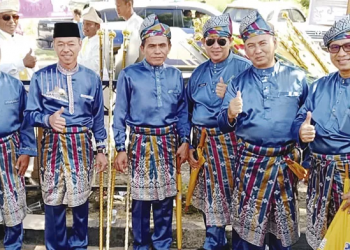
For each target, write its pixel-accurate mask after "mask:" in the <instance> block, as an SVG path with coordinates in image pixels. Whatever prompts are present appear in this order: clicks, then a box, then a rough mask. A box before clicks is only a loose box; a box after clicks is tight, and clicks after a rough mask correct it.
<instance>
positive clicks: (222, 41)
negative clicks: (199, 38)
mask: <svg viewBox="0 0 350 250" xmlns="http://www.w3.org/2000/svg"><path fill="white" fill-rule="evenodd" d="M215 42H217V43H218V44H219V45H220V46H221V47H223V46H225V45H226V43H227V40H226V39H225V38H221V37H219V38H207V39H206V40H205V44H206V45H207V46H213V45H214V43H215Z"/></svg>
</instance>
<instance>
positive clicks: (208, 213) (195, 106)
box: [186, 14, 251, 250]
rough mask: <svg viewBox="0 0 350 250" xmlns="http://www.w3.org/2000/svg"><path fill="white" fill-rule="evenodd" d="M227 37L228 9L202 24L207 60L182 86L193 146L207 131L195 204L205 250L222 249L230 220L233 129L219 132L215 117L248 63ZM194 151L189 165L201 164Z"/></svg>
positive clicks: (228, 29)
mask: <svg viewBox="0 0 350 250" xmlns="http://www.w3.org/2000/svg"><path fill="white" fill-rule="evenodd" d="M231 37H232V21H231V18H230V15H229V14H224V15H221V16H217V17H212V18H211V19H209V20H208V21H207V22H206V23H205V24H204V26H203V40H202V43H203V46H204V48H205V50H206V52H207V54H208V55H209V57H210V60H208V61H206V62H204V63H203V64H201V65H200V66H199V67H198V68H197V69H195V70H194V71H193V73H192V76H191V78H190V81H189V83H188V85H187V89H186V93H187V98H188V103H189V113H190V115H191V117H192V127H193V133H194V136H193V138H194V140H193V142H192V145H198V143H199V140H200V134H201V130H202V129H203V128H204V129H206V133H207V140H206V144H205V147H204V151H203V155H204V158H205V159H206V162H205V164H204V167H203V169H201V170H200V173H199V178H198V183H197V185H196V189H195V192H194V199H193V205H194V206H196V207H197V208H199V209H200V210H201V211H202V212H203V216H204V221H205V224H206V239H205V243H204V247H203V249H208V250H215V249H220V250H222V249H224V246H225V245H226V244H227V239H226V234H225V226H226V225H230V224H231V196H232V191H233V169H232V168H233V167H234V162H235V150H236V136H235V134H234V132H233V131H232V132H229V133H222V132H221V131H220V129H219V127H218V123H217V116H218V114H219V112H220V108H221V104H222V99H223V98H224V95H225V92H226V86H227V83H229V82H231V80H232V79H233V78H234V77H235V76H237V75H238V74H239V73H241V72H242V71H244V70H245V69H246V68H248V67H249V66H250V65H251V63H250V62H249V61H248V60H247V59H245V58H243V57H240V56H237V55H234V54H233V53H232V52H231V51H230V46H231V42H232V38H231ZM224 82H225V83H224ZM194 151H195V149H191V151H190V155H189V160H190V165H191V166H192V168H198V167H201V166H198V161H197V160H196V159H195V158H194V157H193V153H194Z"/></svg>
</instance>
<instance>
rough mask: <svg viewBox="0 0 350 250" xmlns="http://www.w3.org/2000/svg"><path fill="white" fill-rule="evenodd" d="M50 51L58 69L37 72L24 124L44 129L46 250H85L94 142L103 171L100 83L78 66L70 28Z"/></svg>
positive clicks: (59, 27)
mask: <svg viewBox="0 0 350 250" xmlns="http://www.w3.org/2000/svg"><path fill="white" fill-rule="evenodd" d="M53 37H54V49H55V52H56V53H57V56H58V63H56V64H53V65H50V66H47V67H45V68H43V69H41V70H39V71H37V72H36V73H35V74H34V76H33V78H32V80H31V83H30V90H29V98H28V104H27V108H26V111H25V117H26V119H27V120H28V121H29V122H30V123H31V125H33V126H37V127H43V128H44V133H43V139H42V153H41V159H40V162H41V167H40V178H41V190H42V195H43V199H44V203H45V244H46V249H49V250H59V249H87V245H88V234H87V229H88V212H89V207H88V197H89V194H90V191H91V177H92V173H93V169H94V168H93V165H94V154H93V149H92V141H91V139H92V133H93V135H94V137H95V140H96V145H97V156H96V165H97V170H98V171H103V170H104V169H105V168H106V166H107V160H106V157H105V155H104V148H105V142H104V141H105V139H106V130H105V128H104V121H103V115H104V113H103V96H102V85H101V80H100V77H99V76H98V75H97V74H96V73H95V72H93V71H92V70H91V69H88V68H85V67H84V66H82V65H79V64H77V56H78V53H79V50H80V47H81V41H80V34H79V28H78V26H77V24H75V23H56V24H55V28H54V34H53ZM66 205H68V206H69V207H72V208H73V228H72V229H73V230H72V235H71V237H70V238H69V240H67V236H66Z"/></svg>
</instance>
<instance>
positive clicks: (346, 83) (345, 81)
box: [339, 74, 350, 86]
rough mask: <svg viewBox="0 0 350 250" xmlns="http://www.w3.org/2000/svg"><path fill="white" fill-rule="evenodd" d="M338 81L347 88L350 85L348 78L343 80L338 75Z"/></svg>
mask: <svg viewBox="0 0 350 250" xmlns="http://www.w3.org/2000/svg"><path fill="white" fill-rule="evenodd" d="M339 79H340V82H341V84H342V85H345V86H349V85H350V78H343V77H341V75H340V74H339Z"/></svg>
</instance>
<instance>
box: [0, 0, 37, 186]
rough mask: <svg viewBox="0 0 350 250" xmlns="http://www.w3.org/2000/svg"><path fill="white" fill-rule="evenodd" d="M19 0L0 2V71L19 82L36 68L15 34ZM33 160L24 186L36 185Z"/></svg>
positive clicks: (22, 40) (23, 41) (25, 45)
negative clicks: (33, 174) (33, 177)
mask: <svg viewBox="0 0 350 250" xmlns="http://www.w3.org/2000/svg"><path fill="white" fill-rule="evenodd" d="M19 7H20V6H19V0H4V1H1V2H0V48H1V62H0V71H2V72H4V73H7V74H9V75H11V76H13V77H15V78H17V79H19V80H30V79H31V77H32V75H33V73H34V71H35V70H37V67H36V57H35V56H34V53H33V51H32V49H31V48H30V46H28V45H29V43H28V38H26V37H23V36H21V35H18V34H16V29H17V27H18V22H19V15H18V11H19ZM33 170H34V158H30V162H29V167H28V169H27V171H26V173H25V181H26V184H30V185H37V183H36V181H34V180H33V179H32V173H33Z"/></svg>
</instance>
